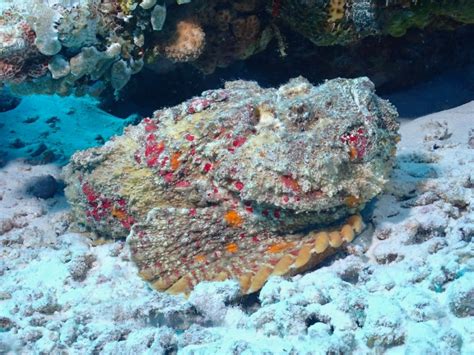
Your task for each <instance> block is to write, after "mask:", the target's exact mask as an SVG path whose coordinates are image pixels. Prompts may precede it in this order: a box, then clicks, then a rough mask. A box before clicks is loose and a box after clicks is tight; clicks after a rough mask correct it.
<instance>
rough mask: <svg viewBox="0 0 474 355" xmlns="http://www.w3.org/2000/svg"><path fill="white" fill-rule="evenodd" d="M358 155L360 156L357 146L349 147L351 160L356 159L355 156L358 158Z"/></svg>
mask: <svg viewBox="0 0 474 355" xmlns="http://www.w3.org/2000/svg"><path fill="white" fill-rule="evenodd" d="M357 156H358V153H357V149H356V147H353V146H351V147H350V148H349V158H350V159H351V160H354V159H355V158H357Z"/></svg>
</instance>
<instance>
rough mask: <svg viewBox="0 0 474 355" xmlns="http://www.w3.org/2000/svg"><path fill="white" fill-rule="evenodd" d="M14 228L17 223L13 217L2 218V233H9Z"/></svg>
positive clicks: (0, 230)
mask: <svg viewBox="0 0 474 355" xmlns="http://www.w3.org/2000/svg"><path fill="white" fill-rule="evenodd" d="M13 228H15V224H14V223H13V221H12V220H11V218H2V219H0V235H3V234H5V233H8V232H9V231H11V230H12V229H13Z"/></svg>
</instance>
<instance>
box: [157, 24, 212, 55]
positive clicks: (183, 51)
mask: <svg viewBox="0 0 474 355" xmlns="http://www.w3.org/2000/svg"><path fill="white" fill-rule="evenodd" d="M205 37H206V35H205V34H204V31H203V30H202V28H201V27H200V26H199V25H198V24H197V23H195V22H191V21H179V22H178V23H177V25H176V34H175V37H174V38H173V39H172V40H171V42H170V43H168V44H166V45H165V46H164V48H163V52H164V55H165V56H166V57H167V58H169V59H171V60H172V61H175V62H189V61H192V60H195V59H197V58H198V57H199V56H200V55H201V53H202V51H203V49H204V46H205V44H206V40H205Z"/></svg>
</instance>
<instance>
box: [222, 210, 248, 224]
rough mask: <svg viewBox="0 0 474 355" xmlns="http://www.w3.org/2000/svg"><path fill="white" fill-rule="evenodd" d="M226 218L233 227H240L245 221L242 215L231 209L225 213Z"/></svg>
mask: <svg viewBox="0 0 474 355" xmlns="http://www.w3.org/2000/svg"><path fill="white" fill-rule="evenodd" d="M224 220H225V221H226V222H227V223H228V224H229V225H230V226H231V227H240V226H241V225H242V223H243V221H244V220H243V218H242V216H240V215H239V213H238V212H237V211H235V210H230V211H228V212H227V213H226V214H225V215H224Z"/></svg>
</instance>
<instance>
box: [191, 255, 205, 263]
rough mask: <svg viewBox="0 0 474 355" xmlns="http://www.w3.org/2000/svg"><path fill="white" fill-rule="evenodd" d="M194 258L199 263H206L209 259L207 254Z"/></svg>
mask: <svg viewBox="0 0 474 355" xmlns="http://www.w3.org/2000/svg"><path fill="white" fill-rule="evenodd" d="M194 260H196V261H197V262H198V263H204V262H205V261H206V260H207V259H206V256H205V255H203V254H199V255H196V256H195V257H194Z"/></svg>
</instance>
